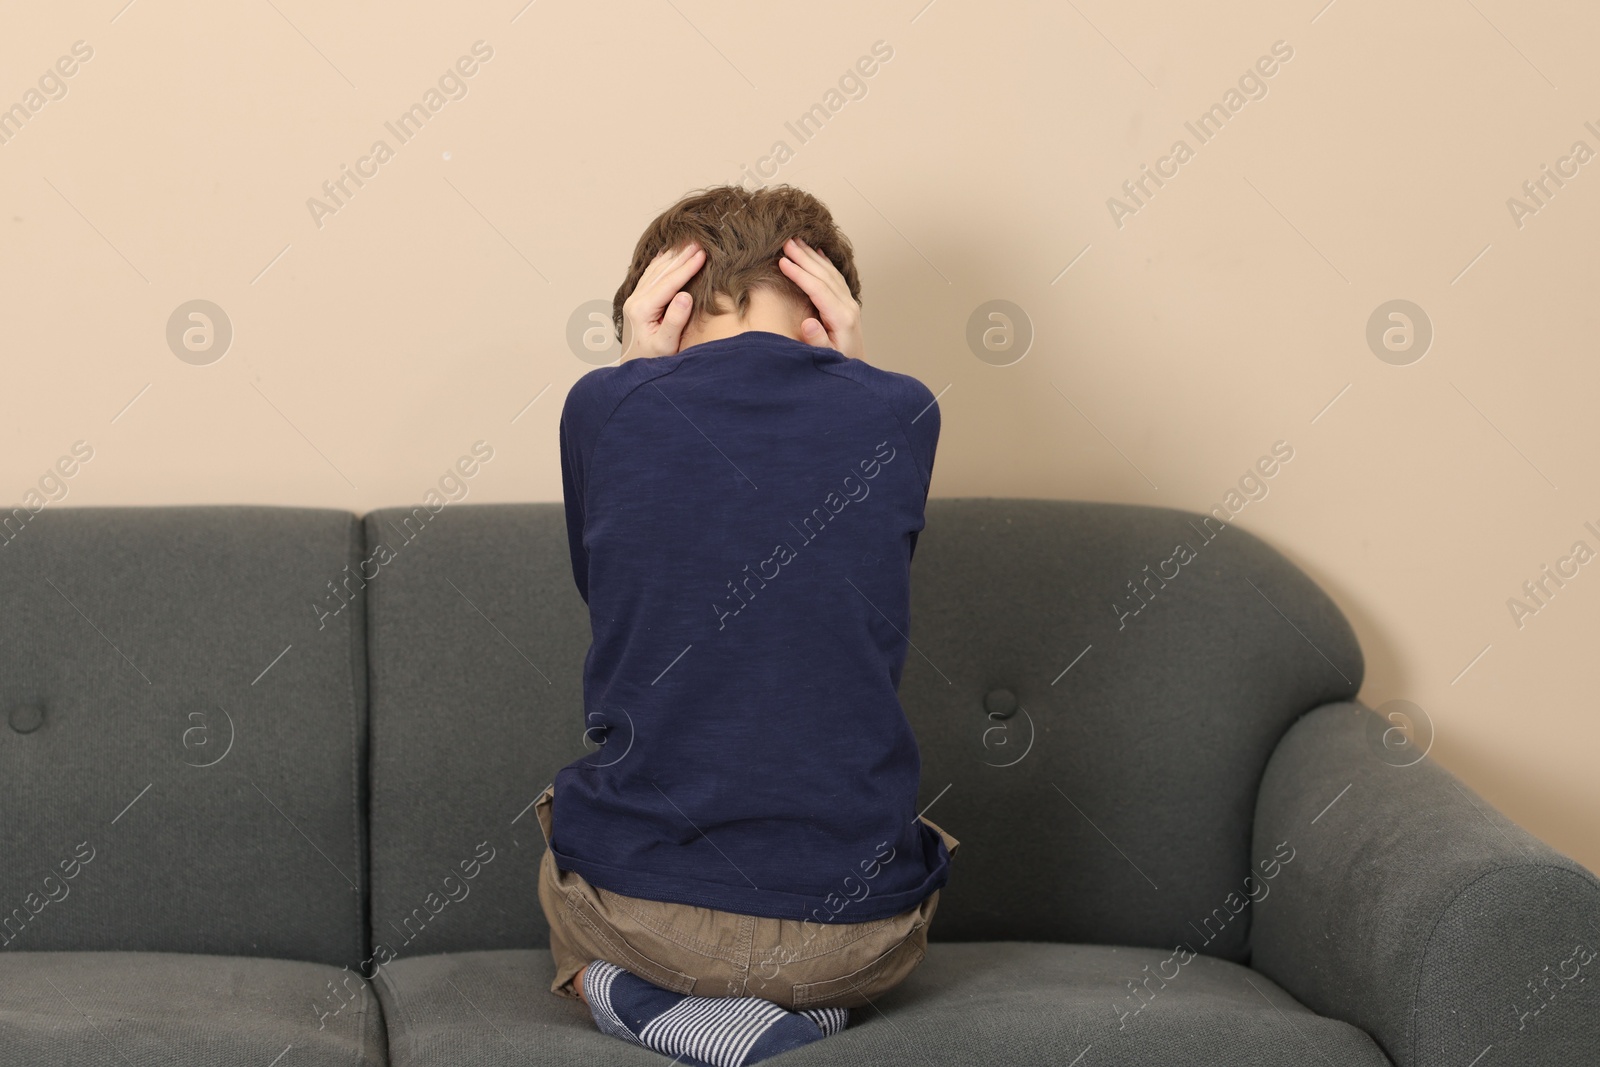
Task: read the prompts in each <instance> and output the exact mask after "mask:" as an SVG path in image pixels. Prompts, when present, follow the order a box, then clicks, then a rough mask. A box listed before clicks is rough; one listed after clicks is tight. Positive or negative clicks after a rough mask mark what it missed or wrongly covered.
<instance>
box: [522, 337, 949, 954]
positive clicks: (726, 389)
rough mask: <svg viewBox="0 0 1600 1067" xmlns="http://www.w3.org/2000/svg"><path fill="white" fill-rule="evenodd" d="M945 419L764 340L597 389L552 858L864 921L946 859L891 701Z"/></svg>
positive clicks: (656, 892)
mask: <svg viewBox="0 0 1600 1067" xmlns="http://www.w3.org/2000/svg"><path fill="white" fill-rule="evenodd" d="M938 440H939V408H938V405H937V404H936V403H935V400H934V397H933V394H932V393H931V392H929V390H928V388H927V387H926V386H924V385H923V384H922V383H921V382H919V381H918V380H916V379H915V378H913V377H910V376H909V375H905V374H899V373H896V372H893V371H886V370H881V369H879V368H876V367H873V366H871V365H869V364H867V363H865V362H862V361H861V360H856V359H847V358H846V357H845V356H843V355H841V354H840V353H839V352H837V351H835V350H833V349H830V348H820V347H815V346H812V345H808V344H805V343H803V342H801V341H797V340H794V339H792V338H788V337H784V336H781V335H779V334H775V333H769V332H766V331H751V332H747V333H742V334H737V335H735V336H732V337H726V338H721V339H718V340H714V341H708V342H705V343H703V344H698V345H694V346H693V347H691V348H687V349H685V350H683V351H682V352H679V353H678V354H676V355H673V356H665V357H659V358H652V359H637V360H630V361H628V362H626V363H623V364H621V365H619V366H615V367H602V368H599V369H596V370H593V371H590V372H589V373H588V374H586V375H584V376H583V377H582V378H580V379H579V380H578V382H577V383H576V384H575V385H574V386H573V387H572V390H571V392H570V393H568V395H567V400H566V404H565V407H564V408H563V409H562V414H561V426H560V446H561V473H562V485H563V489H564V491H565V498H566V514H567V532H568V541H569V545H570V547H571V552H572V573H573V578H574V580H575V581H576V582H577V585H578V591H579V593H580V594H582V595H583V598H584V600H585V601H586V602H587V603H588V605H589V613H590V626H591V630H592V634H593V643H592V644H591V645H590V648H589V653H588V656H587V657H586V659H585V662H584V676H583V693H584V715H585V719H584V724H585V727H586V729H587V738H588V739H589V741H591V742H592V743H593V747H592V748H591V749H590V751H589V752H588V753H587V754H586V755H584V756H583V757H581V758H579V759H577V760H574V761H573V762H572V763H570V764H568V765H567V766H566V767H564V768H562V769H561V771H560V772H559V773H558V774H557V775H556V788H555V802H554V808H553V812H552V817H553V832H552V840H551V845H550V848H551V852H552V853H553V854H554V856H555V859H556V862H557V864H558V866H560V867H561V868H562V869H563V870H574V871H577V872H578V873H579V874H581V875H582V876H583V877H584V878H585V879H587V880H588V881H589V882H590V883H591V884H593V885H597V886H600V887H601V888H604V889H609V890H611V891H613V892H616V893H622V894H626V895H628V896H635V897H642V898H645V899H650V900H660V901H671V902H677V903H683V904H694V905H699V906H701V907H708V908H716V909H719V910H722V911H732V912H738V913H741V914H745V915H762V916H770V917H773V918H785V919H796V920H804V919H807V918H810V919H812V920H813V921H816V922H841V923H854V922H865V921H868V920H871V919H879V918H885V917H887V916H890V915H895V914H898V913H900V912H902V911H905V910H907V909H909V908H912V907H914V906H916V905H917V904H918V903H920V902H921V901H922V900H923V899H924V898H926V897H927V896H928V895H929V894H930V893H932V892H933V891H934V890H935V889H938V888H940V887H941V886H943V885H944V884H945V882H946V880H947V878H948V875H949V872H948V867H949V859H950V857H949V852H948V850H947V849H946V848H945V846H944V843H943V841H942V840H941V839H940V837H939V835H938V834H937V833H936V832H935V831H933V830H932V829H931V828H930V827H928V826H926V825H925V824H923V823H922V822H921V821H920V820H918V819H917V812H916V801H917V787H918V779H919V775H920V771H921V757H920V755H919V753H918V749H917V742H916V738H915V737H914V736H913V734H912V731H911V726H910V724H909V723H908V722H907V720H906V716H905V713H904V710H903V709H902V707H901V705H900V701H899V697H898V694H897V689H898V687H899V683H900V674H901V669H902V668H903V666H904V664H905V658H906V651H907V645H908V642H909V634H910V630H911V626H910V617H909V616H910V577H911V575H910V567H911V559H912V555H913V553H914V552H915V550H916V542H917V534H918V532H919V531H920V530H921V529H922V527H923V509H924V506H925V505H926V502H927V496H928V484H929V478H930V476H931V474H932V470H933V459H934V451H935V448H936V447H937V444H938Z"/></svg>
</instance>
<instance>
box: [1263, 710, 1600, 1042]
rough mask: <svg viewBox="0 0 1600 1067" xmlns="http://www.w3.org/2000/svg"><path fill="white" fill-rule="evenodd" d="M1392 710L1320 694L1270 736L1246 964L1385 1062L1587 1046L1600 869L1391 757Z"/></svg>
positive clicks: (1450, 783) (1423, 765)
mask: <svg viewBox="0 0 1600 1067" xmlns="http://www.w3.org/2000/svg"><path fill="white" fill-rule="evenodd" d="M1389 725H1390V724H1389V723H1388V722H1387V721H1386V720H1384V719H1381V718H1379V716H1378V715H1377V713H1376V712H1374V711H1373V710H1372V709H1370V708H1367V707H1365V706H1364V705H1361V704H1359V703H1339V704H1327V705H1324V706H1322V707H1320V708H1318V709H1316V710H1314V711H1312V712H1310V713H1308V714H1306V715H1305V716H1303V717H1302V718H1301V719H1300V720H1299V721H1298V722H1296V723H1295V725H1294V726H1293V727H1292V728H1291V729H1290V730H1289V732H1288V733H1287V734H1285V735H1284V737H1283V739H1282V740H1281V741H1280V742H1279V744H1278V746H1277V749H1276V751H1275V752H1274V753H1273V755H1272V758H1271V760H1270V761H1269V762H1268V764H1267V769H1266V773H1265V776H1264V777H1263V779H1262V783H1261V789H1260V792H1259V794H1258V796H1257V798H1256V817H1255V827H1254V832H1253V836H1252V844H1251V859H1252V863H1253V864H1254V871H1255V873H1256V877H1257V880H1258V894H1259V895H1258V897H1257V902H1256V903H1255V905H1254V917H1253V920H1252V928H1251V947H1252V951H1253V956H1252V959H1251V965H1252V966H1253V967H1254V968H1255V969H1256V970H1258V971H1260V972H1261V973H1262V974H1264V975H1266V976H1267V977H1269V978H1271V979H1272V980H1273V981H1275V982H1277V983H1278V984H1279V985H1281V986H1282V987H1283V988H1284V989H1286V990H1287V991H1289V992H1290V993H1291V994H1293V995H1294V996H1295V997H1296V998H1297V999H1298V1000H1299V1001H1300V1002H1301V1003H1303V1004H1305V1005H1306V1006H1307V1007H1308V1008H1310V1009H1311V1010H1313V1011H1315V1012H1317V1013H1319V1014H1321V1015H1327V1016H1331V1017H1334V1018H1338V1019H1343V1020H1344V1021H1346V1022H1349V1023H1352V1024H1353V1025H1355V1026H1359V1027H1361V1028H1362V1029H1363V1030H1365V1031H1366V1032H1367V1033H1369V1034H1371V1035H1372V1037H1373V1038H1374V1039H1375V1040H1377V1042H1378V1043H1379V1044H1380V1045H1381V1046H1382V1047H1383V1049H1384V1051H1385V1052H1386V1053H1387V1054H1388V1055H1389V1058H1390V1059H1392V1060H1393V1061H1394V1062H1395V1064H1396V1065H1397V1067H1434V1065H1444V1064H1449V1065H1451V1067H1467V1065H1468V1064H1476V1065H1477V1067H1504V1065H1507V1064H1513V1063H1517V1064H1522V1063H1526V1064H1556V1063H1594V1062H1597V1061H1600V957H1597V956H1596V953H1597V951H1600V880H1597V879H1596V878H1595V876H1594V875H1593V874H1592V873H1590V872H1589V871H1588V870H1586V869H1585V868H1583V867H1582V866H1580V865H1579V864H1577V863H1575V862H1573V861H1572V860H1570V859H1568V858H1567V857H1565V856H1563V855H1561V854H1560V853H1559V852H1556V851H1555V850H1554V849H1552V848H1550V847H1549V846H1547V845H1545V844H1543V843H1542V842H1540V841H1539V840H1538V839H1537V838H1535V837H1534V836H1532V835H1531V834H1529V833H1528V832H1527V831H1525V830H1523V829H1521V828H1520V827H1518V826H1517V825H1516V824H1515V823H1514V822H1512V821H1511V820H1510V819H1508V818H1506V817H1505V816H1504V815H1502V814H1500V813H1499V812H1498V811H1496V810H1494V809H1493V808H1492V807H1490V806H1489V805H1488V804H1487V803H1485V802H1484V801H1483V800H1482V799H1481V798H1479V797H1478V796H1477V795H1476V794H1474V793H1473V792H1472V791H1471V790H1469V789H1467V788H1466V787H1465V786H1463V785H1462V784H1461V783H1460V782H1459V781H1458V780H1457V779H1456V778H1455V777H1454V776H1453V775H1451V774H1450V773H1449V772H1448V771H1446V770H1445V769H1444V768H1443V767H1441V766H1439V764H1437V763H1435V762H1434V761H1433V760H1432V759H1431V758H1422V759H1421V760H1420V761H1418V762H1415V763H1411V764H1410V765H1406V766H1401V765H1397V764H1400V763H1406V762H1409V759H1410V758H1414V757H1407V758H1405V759H1402V758H1400V757H1398V756H1396V755H1395V753H1394V750H1393V749H1390V750H1388V752H1389V755H1388V756H1387V757H1386V756H1385V755H1384V751H1385V750H1384V748H1383V744H1382V741H1381V735H1382V733H1383V730H1384V728H1386V727H1388V726H1389ZM1391 740H1392V738H1391ZM1414 751H1415V750H1413V752H1414ZM1284 843H1287V844H1286V845H1285V844H1284ZM1275 849H1280V850H1281V851H1278V852H1276V853H1275V851H1274V850H1275ZM1290 850H1292V852H1291V851H1290ZM1284 856H1288V857H1289V859H1288V861H1287V862H1281V861H1282V859H1283V857H1284ZM1262 891H1264V892H1262ZM1486 1052H1487V1053H1488V1054H1487V1055H1485V1053H1486ZM1480 1056H1482V1057H1483V1058H1482V1059H1481V1060H1480V1059H1478V1058H1477V1057H1480Z"/></svg>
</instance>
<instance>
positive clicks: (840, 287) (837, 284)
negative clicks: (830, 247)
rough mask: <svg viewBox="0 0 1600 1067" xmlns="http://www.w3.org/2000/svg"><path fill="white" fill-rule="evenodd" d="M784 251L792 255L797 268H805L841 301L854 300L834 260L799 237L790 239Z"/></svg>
mask: <svg viewBox="0 0 1600 1067" xmlns="http://www.w3.org/2000/svg"><path fill="white" fill-rule="evenodd" d="M791 245H792V246H793V248H792V249H791V248H790V247H789V246H791ZM784 250H785V251H786V252H789V253H790V256H791V258H793V259H794V261H795V264H796V265H797V266H802V267H805V268H806V269H807V271H808V272H809V273H811V274H812V275H814V276H815V277H817V278H818V279H820V280H821V281H822V282H823V283H824V284H825V285H827V286H828V288H829V289H831V290H832V291H833V293H834V296H835V297H836V298H837V299H838V300H839V301H841V302H843V301H845V300H853V299H854V297H852V296H851V295H850V286H849V283H847V282H846V281H845V280H844V275H843V274H841V273H839V268H838V267H835V266H834V265H833V260H831V259H829V258H828V257H827V256H825V255H823V254H822V253H821V252H818V251H817V250H816V249H815V248H812V247H811V246H810V245H808V244H806V243H805V242H804V241H802V240H800V239H799V238H797V237H791V238H789V240H788V241H787V242H786V243H785V246H784ZM795 253H798V255H796V254H795Z"/></svg>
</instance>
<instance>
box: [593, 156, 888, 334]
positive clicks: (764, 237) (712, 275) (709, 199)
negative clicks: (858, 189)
mask: <svg viewBox="0 0 1600 1067" xmlns="http://www.w3.org/2000/svg"><path fill="white" fill-rule="evenodd" d="M791 237H794V238H798V239H799V240H801V241H804V242H805V243H806V244H808V245H810V246H811V247H812V248H814V249H816V250H817V251H818V252H820V253H822V254H823V255H825V256H827V257H828V259H829V260H831V261H832V262H833V265H834V266H835V267H837V268H839V273H840V274H842V275H844V280H845V283H846V284H847V285H849V287H850V295H851V296H852V297H854V298H855V299H856V300H857V301H860V299H861V279H860V278H859V277H858V276H857V275H856V261H855V254H854V252H853V251H852V249H851V247H850V241H849V239H848V238H847V237H845V235H844V234H843V233H841V232H840V231H839V228H838V227H837V226H835V225H834V223H833V216H832V215H831V214H829V213H828V209H827V208H826V207H825V206H824V205H823V203H822V201H820V200H818V199H817V198H816V197H814V196H812V195H811V194H810V193H808V192H806V191H805V190H803V189H796V188H794V187H793V186H791V185H772V186H766V187H764V188H761V189H757V190H756V191H755V192H751V191H750V190H748V189H745V188H744V187H742V186H738V185H718V186H712V187H710V188H706V189H701V190H698V191H696V192H693V193H690V194H688V195H687V196H685V197H684V198H683V199H681V200H679V201H678V202H677V203H676V204H673V205H672V206H671V207H669V208H668V209H667V210H665V211H663V212H662V213H661V214H660V215H658V216H656V220H655V221H654V222H652V223H651V224H650V225H649V226H648V227H646V228H645V231H644V235H643V236H641V237H640V238H639V243H638V244H637V245H635V246H634V249H633V265H632V266H630V267H629V268H628V276H627V277H626V278H625V279H623V282H622V285H621V287H620V288H618V289H617V293H616V296H614V297H612V300H611V318H612V321H613V322H614V323H615V325H616V329H617V338H618V340H620V339H621V338H622V304H623V301H625V300H627V299H628V297H629V296H631V295H632V294H633V290H634V288H635V287H636V286H638V284H639V279H640V278H641V277H642V276H643V275H644V272H645V268H647V267H649V266H650V261H651V260H653V259H654V258H655V257H656V256H657V255H658V254H660V253H661V252H664V251H666V250H667V249H671V248H681V247H683V245H684V244H685V243H686V242H688V241H691V240H693V241H698V242H699V244H700V247H701V248H703V249H705V253H706V259H705V262H704V263H703V264H701V266H700V269H699V270H698V271H696V272H695V275H694V277H693V278H690V279H689V284H688V285H686V286H684V288H685V289H686V290H687V291H688V293H689V295H690V296H692V297H693V298H694V317H695V318H699V317H701V316H703V315H709V314H713V313H719V312H721V311H724V310H726V306H725V304H724V303H723V302H722V301H721V300H720V298H716V294H722V295H723V296H727V297H730V298H732V300H733V309H734V310H735V311H736V312H738V313H739V314H741V315H742V314H744V313H745V312H746V311H747V310H748V309H749V307H750V293H751V291H752V290H754V289H767V290H769V291H771V292H774V293H777V294H778V295H779V296H783V297H786V298H788V299H790V300H793V301H795V302H796V303H798V304H799V305H800V306H801V307H803V308H806V309H807V310H808V312H809V313H810V314H812V315H815V314H816V308H815V307H813V306H812V304H811V299H810V297H808V296H806V294H805V292H804V291H803V290H801V288H800V287H799V286H798V285H796V284H795V283H794V282H792V281H790V280H789V279H788V277H787V276H785V275H784V273H783V271H781V270H779V269H778V257H779V256H781V255H782V254H783V243H784V242H785V241H787V240H788V239H789V238H791Z"/></svg>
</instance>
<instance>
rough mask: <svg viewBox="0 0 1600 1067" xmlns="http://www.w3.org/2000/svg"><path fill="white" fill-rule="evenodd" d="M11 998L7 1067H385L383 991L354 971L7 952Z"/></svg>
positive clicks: (284, 963)
mask: <svg viewBox="0 0 1600 1067" xmlns="http://www.w3.org/2000/svg"><path fill="white" fill-rule="evenodd" d="M335 987H337V988H338V989H340V990H341V991H342V992H343V996H342V997H339V996H336V995H335V992H334V990H335ZM0 991H3V993H0V1067H52V1065H57V1064H59V1065H66V1064H73V1065H78V1064H90V1063H93V1064H108V1065H111V1064H118V1065H120V1064H140V1065H143V1064H155V1063H159V1064H162V1065H163V1067H185V1065H188V1064H195V1065H201V1064H204V1065H206V1067H212V1065H215V1064H222V1063H227V1064H253V1065H255V1067H268V1065H271V1064H276V1065H277V1067H323V1065H327V1067H363V1065H369V1064H370V1065H372V1067H380V1065H382V1064H384V1063H385V1062H386V1049H385V1034H384V1030H383V1021H382V1019H381V1017H380V1015H379V1008H378V1002H377V998H376V997H374V996H373V995H372V990H371V989H370V988H369V987H368V986H367V984H366V983H365V982H363V981H362V980H361V979H360V977H359V976H358V975H356V974H354V973H353V972H351V971H348V970H342V969H340V968H338V967H329V966H327V965H325V964H320V963H301V962H298V961H295V960H274V959H247V958H243V957H238V956H200V955H190V954H186V953H177V952H5V953H0ZM280 1056H281V1057H282V1059H281V1060H280V1059H279V1057H280Z"/></svg>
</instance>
